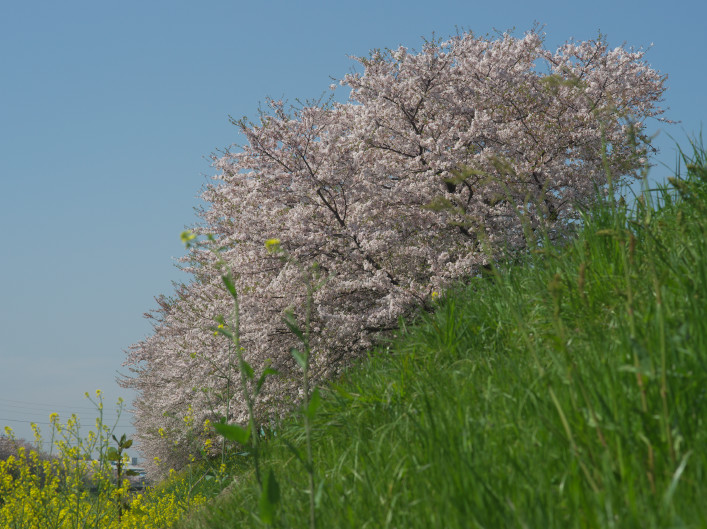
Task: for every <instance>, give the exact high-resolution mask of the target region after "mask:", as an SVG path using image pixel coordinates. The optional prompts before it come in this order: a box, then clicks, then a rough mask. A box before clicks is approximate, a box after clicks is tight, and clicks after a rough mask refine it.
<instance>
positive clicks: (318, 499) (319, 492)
mask: <svg viewBox="0 0 707 529" xmlns="http://www.w3.org/2000/svg"><path fill="white" fill-rule="evenodd" d="M323 492H324V480H321V481H320V482H319V485H317V493H316V494H315V495H314V506H315V507H319V506H320V505H321V503H322V493H323Z"/></svg>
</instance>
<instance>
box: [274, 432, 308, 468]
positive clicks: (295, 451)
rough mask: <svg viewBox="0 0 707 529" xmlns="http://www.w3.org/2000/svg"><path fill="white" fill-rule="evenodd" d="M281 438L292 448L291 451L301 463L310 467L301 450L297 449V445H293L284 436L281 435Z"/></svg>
mask: <svg viewBox="0 0 707 529" xmlns="http://www.w3.org/2000/svg"><path fill="white" fill-rule="evenodd" d="M280 440H281V441H282V442H284V443H285V445H286V446H287V448H289V449H290V452H292V454H293V455H294V456H295V457H296V458H297V460H298V461H299V462H300V463H302V466H303V467H305V468H309V467H308V465H307V462H306V461H305V460H304V458H303V457H302V454H301V453H300V451H299V450H298V449H297V447H296V446H295V445H293V444H292V443H291V442H290V441H288V440H287V439H285V438H284V437H280Z"/></svg>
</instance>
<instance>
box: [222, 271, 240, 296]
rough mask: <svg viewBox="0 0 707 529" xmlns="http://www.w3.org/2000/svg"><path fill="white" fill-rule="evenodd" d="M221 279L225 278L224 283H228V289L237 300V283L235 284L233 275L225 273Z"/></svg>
mask: <svg viewBox="0 0 707 529" xmlns="http://www.w3.org/2000/svg"><path fill="white" fill-rule="evenodd" d="M221 280H223V284H224V285H226V288H227V289H228V291H229V292H230V293H231V296H232V297H233V299H235V300H237V299H238V292H236V285H235V284H233V280H232V279H231V275H230V274H227V275H223V276H221Z"/></svg>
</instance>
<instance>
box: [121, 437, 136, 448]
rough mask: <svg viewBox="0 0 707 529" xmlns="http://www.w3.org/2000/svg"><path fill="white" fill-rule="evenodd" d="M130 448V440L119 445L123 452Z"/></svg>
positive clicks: (131, 441) (131, 443) (131, 444)
mask: <svg viewBox="0 0 707 529" xmlns="http://www.w3.org/2000/svg"><path fill="white" fill-rule="evenodd" d="M131 446H133V440H132V439H128V440H127V441H125V442H123V443H120V447H121V448H122V449H124V450H127V449H128V448H130V447H131Z"/></svg>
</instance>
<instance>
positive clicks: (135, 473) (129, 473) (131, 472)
mask: <svg viewBox="0 0 707 529" xmlns="http://www.w3.org/2000/svg"><path fill="white" fill-rule="evenodd" d="M123 475H124V476H139V475H140V473H139V472H138V471H137V470H132V469H131V470H126V471H125V474H123Z"/></svg>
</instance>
